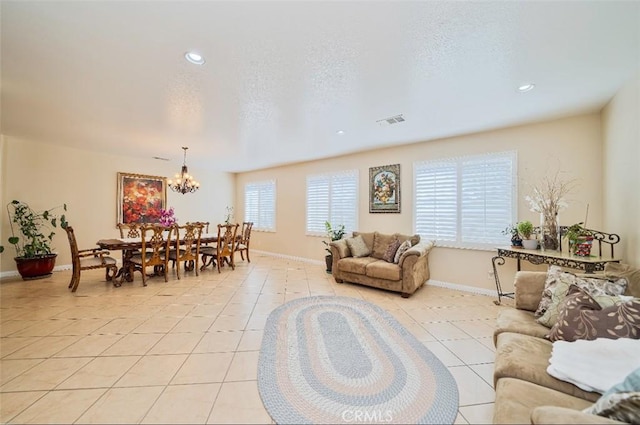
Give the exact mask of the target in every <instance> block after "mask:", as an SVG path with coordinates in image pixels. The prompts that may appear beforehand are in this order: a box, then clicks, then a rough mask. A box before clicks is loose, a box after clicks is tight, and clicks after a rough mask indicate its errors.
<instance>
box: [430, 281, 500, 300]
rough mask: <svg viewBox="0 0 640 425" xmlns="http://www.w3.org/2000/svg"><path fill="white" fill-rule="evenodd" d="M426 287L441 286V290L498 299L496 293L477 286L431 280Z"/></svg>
mask: <svg viewBox="0 0 640 425" xmlns="http://www.w3.org/2000/svg"><path fill="white" fill-rule="evenodd" d="M425 285H430V286H439V287H441V288H447V289H453V290H454V291H462V292H470V293H472V294H478V295H486V296H487V297H497V295H496V291H493V290H491V289H485V288H476V287H475V286H468V285H460V284H458V283H449V282H443V281H441V280H433V279H429V280H427V282H426V283H425Z"/></svg>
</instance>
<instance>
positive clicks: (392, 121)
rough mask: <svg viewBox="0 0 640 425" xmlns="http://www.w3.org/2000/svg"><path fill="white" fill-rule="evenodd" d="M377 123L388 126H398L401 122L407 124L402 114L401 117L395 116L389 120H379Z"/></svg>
mask: <svg viewBox="0 0 640 425" xmlns="http://www.w3.org/2000/svg"><path fill="white" fill-rule="evenodd" d="M376 122H377V123H378V125H381V126H387V125H391V124H398V123H400V122H405V119H404V117H403V116H402V114H400V115H395V116H393V117H389V118H383V119H381V120H378V121H376Z"/></svg>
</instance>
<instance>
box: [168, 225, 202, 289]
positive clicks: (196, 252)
mask: <svg viewBox="0 0 640 425" xmlns="http://www.w3.org/2000/svg"><path fill="white" fill-rule="evenodd" d="M203 228H204V224H202V223H187V224H185V225H183V226H178V225H176V226H175V248H174V249H172V250H171V251H169V260H170V261H171V262H172V267H174V266H176V264H177V268H176V274H177V276H178V279H180V263H184V270H185V271H190V270H193V269H194V268H195V270H196V276H199V275H200V274H199V265H200V261H199V260H200V238H201V237H202V230H203Z"/></svg>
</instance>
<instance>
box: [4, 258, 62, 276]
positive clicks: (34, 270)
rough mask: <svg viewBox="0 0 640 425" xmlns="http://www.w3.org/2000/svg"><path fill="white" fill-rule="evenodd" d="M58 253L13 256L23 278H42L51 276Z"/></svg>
mask: <svg viewBox="0 0 640 425" xmlns="http://www.w3.org/2000/svg"><path fill="white" fill-rule="evenodd" d="M57 256H58V254H47V255H42V256H38V257H33V258H25V257H15V258H14V260H15V261H16V266H17V268H18V273H20V276H22V279H23V280H33V279H43V278H45V277H49V276H51V271H52V270H53V267H54V266H55V265H56V257H57Z"/></svg>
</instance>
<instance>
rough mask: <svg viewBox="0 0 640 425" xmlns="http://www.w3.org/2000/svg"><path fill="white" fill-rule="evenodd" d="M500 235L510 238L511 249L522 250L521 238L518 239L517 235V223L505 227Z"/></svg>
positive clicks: (518, 234)
mask: <svg viewBox="0 0 640 425" xmlns="http://www.w3.org/2000/svg"><path fill="white" fill-rule="evenodd" d="M502 234H503V235H509V236H511V246H512V247H513V248H522V238H521V237H520V233H518V223H516V224H510V225H508V226H507V227H505V228H504V230H503V231H502Z"/></svg>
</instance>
